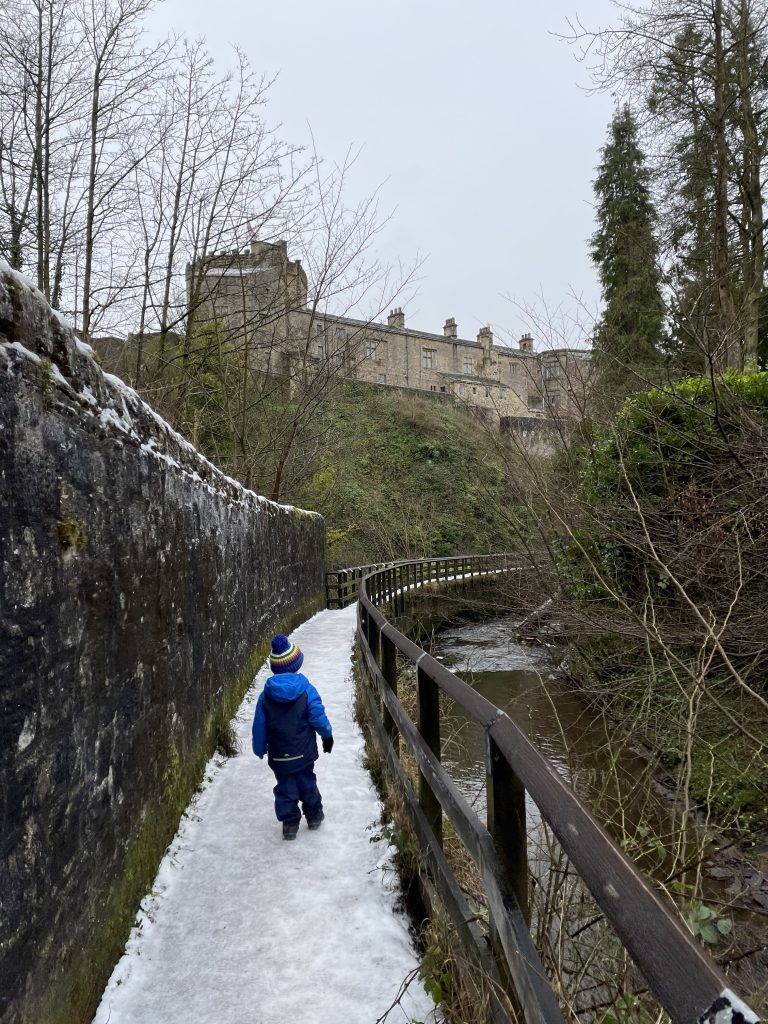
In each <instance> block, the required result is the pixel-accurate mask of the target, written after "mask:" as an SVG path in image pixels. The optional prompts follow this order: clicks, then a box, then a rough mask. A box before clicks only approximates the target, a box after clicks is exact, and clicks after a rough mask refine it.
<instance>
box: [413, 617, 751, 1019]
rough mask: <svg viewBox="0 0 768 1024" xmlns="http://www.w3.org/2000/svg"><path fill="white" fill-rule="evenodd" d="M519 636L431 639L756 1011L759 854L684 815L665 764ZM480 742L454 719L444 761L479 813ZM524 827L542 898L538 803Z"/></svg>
mask: <svg viewBox="0 0 768 1024" xmlns="http://www.w3.org/2000/svg"><path fill="white" fill-rule="evenodd" d="M519 627H520V620H519V618H515V617H511V618H509V617H508V618H505V619H502V620H495V621H489V622H482V623H477V622H475V623H462V624H460V625H454V626H449V627H447V628H445V629H442V630H440V631H439V632H438V633H437V634H436V635H435V637H434V640H433V644H432V653H433V654H435V655H436V656H438V657H440V658H441V659H442V660H443V661H444V662H445V664H446V666H447V667H449V668H450V669H451V670H452V671H454V672H457V674H459V675H461V676H462V678H464V679H465V680H466V681H468V682H470V683H471V685H473V686H474V687H475V688H476V689H477V690H478V691H479V692H481V693H482V694H483V695H484V696H485V697H487V698H488V699H489V700H491V701H493V703H495V704H497V705H498V706H499V707H502V708H503V709H504V710H505V711H506V712H507V713H508V714H509V715H510V716H511V717H512V718H513V719H514V720H515V721H516V722H517V724H518V725H519V726H520V727H521V728H522V729H523V730H524V731H525V732H526V734H527V735H528V736H529V738H530V739H532V740H533V742H535V743H536V744H537V746H538V747H539V748H540V749H542V750H543V751H544V752H545V753H546V754H547V756H548V757H549V759H550V761H551V762H552V763H553V765H554V766H555V768H556V770H557V771H558V772H560V773H561V774H563V775H564V777H566V778H567V779H568V781H569V783H570V784H571V785H572V786H573V787H574V789H576V791H577V792H578V793H579V795H580V796H581V797H582V799H583V800H584V801H585V803H586V804H587V805H588V806H589V807H590V809H591V810H592V812H593V813H594V814H595V816H596V817H597V818H598V820H600V821H601V822H602V823H603V824H604V825H605V827H606V828H607V829H608V830H609V832H611V833H612V835H613V836H614V838H615V839H616V841H617V842H619V843H620V845H621V846H622V847H623V848H624V849H625V850H626V851H627V852H628V853H629V854H630V855H631V856H632V858H633V859H634V860H635V861H636V863H637V864H638V866H640V867H641V868H642V869H643V870H644V871H645V872H646V873H647V874H648V875H649V876H651V877H653V879H654V880H655V882H656V883H657V885H659V886H660V887H661V889H662V890H663V892H664V893H665V894H666V895H667V897H668V898H669V900H670V901H671V902H672V903H673V904H674V905H675V907H676V908H677V910H678V912H679V913H680V914H681V916H683V918H684V919H685V920H686V922H687V924H688V926H689V927H690V928H691V930H692V931H693V932H694V933H695V934H697V936H698V937H699V939H700V940H702V941H703V944H704V945H706V946H708V948H709V949H710V951H711V952H712V953H713V955H715V956H716V957H717V959H718V960H719V962H720V963H721V965H722V966H724V967H728V965H729V964H730V965H732V970H733V971H734V976H735V977H738V980H739V984H740V986H741V988H742V990H743V991H750V992H751V993H755V994H756V998H755V1002H757V1003H759V1000H760V994H759V993H760V992H761V990H762V989H763V987H764V985H765V984H766V981H767V980H768V954H766V939H765V936H766V932H767V931H768V916H767V915H766V914H765V906H764V903H763V899H764V895H765V893H766V888H768V887H766V885H765V870H764V868H763V866H762V863H761V858H762V857H763V855H762V854H760V853H758V852H756V851H754V850H753V851H751V852H749V853H745V852H744V851H743V850H741V849H740V848H739V847H738V845H734V844H733V842H732V841H731V840H729V839H728V838H727V836H725V835H724V834H723V833H722V831H721V830H720V829H719V828H718V826H717V823H716V822H715V821H714V820H713V819H712V818H711V817H710V818H706V817H705V816H702V815H701V814H698V813H695V814H690V813H688V808H686V806H685V802H684V801H680V800H679V799H678V798H677V794H676V791H675V782H674V779H672V778H670V776H669V775H668V773H666V772H665V770H664V768H663V765H661V764H660V762H659V760H658V759H657V758H654V757H653V756H652V754H651V752H650V751H649V750H648V748H647V747H646V746H645V745H644V744H642V743H639V742H638V739H637V737H636V736H635V735H634V734H633V733H632V732H631V731H627V730H625V729H623V728H621V727H619V726H618V725H617V723H616V722H615V721H614V720H613V719H612V718H611V716H610V715H609V714H608V713H607V712H606V709H605V708H604V707H603V706H602V702H600V701H598V700H596V699H595V696H594V695H593V694H591V693H590V692H588V691H586V690H583V689H581V688H579V686H578V681H577V680H576V679H574V678H573V677H572V676H571V677H568V676H566V675H565V674H564V673H563V672H560V671H558V666H559V665H560V664H561V663H562V660H563V659H562V654H563V651H562V648H561V647H559V646H558V645H555V644H553V643H552V641H551V638H548V637H547V638H546V639H544V638H542V639H543V642H542V643H541V644H538V645H535V646H532V645H530V644H524V643H521V642H520V640H519V639H518V633H519ZM480 733H481V730H480V731H478V730H477V729H474V728H473V723H470V722H468V721H466V720H465V718H464V717H463V716H462V714H461V712H460V711H457V713H456V714H455V724H454V734H453V736H449V737H446V742H445V751H446V754H445V757H446V759H447V761H449V762H451V770H452V774H454V775H455V777H456V779H457V781H458V782H459V784H460V785H461V787H462V788H463V790H464V793H465V795H466V796H467V797H468V798H469V799H476V800H477V801H478V802H480V803H481V802H482V800H483V799H484V782H485V764H484V741H483V737H482V735H480ZM527 817H528V828H529V835H530V836H531V841H530V851H531V852H530V854H529V857H530V863H531V870H532V872H533V874H534V877H535V879H536V883H535V887H536V889H537V890H538V892H539V893H541V892H542V891H544V890H546V888H547V886H548V885H549V884H550V881H551V879H550V877H549V876H550V871H551V865H552V863H553V861H552V860H551V854H552V849H553V848H552V844H551V841H550V837H549V836H548V835H547V830H546V829H545V828H543V826H542V823H541V820H540V817H539V816H538V812H537V810H536V808H535V806H534V805H532V803H531V802H530V801H529V803H528V807H527ZM554 863H555V868H556V870H558V868H557V863H556V861H555V862H554ZM708 915H710V916H708ZM575 927H577V928H578V927H580V925H579V924H576V926H575ZM713 938H714V940H715V941H713V942H712V941H706V940H708V939H713Z"/></svg>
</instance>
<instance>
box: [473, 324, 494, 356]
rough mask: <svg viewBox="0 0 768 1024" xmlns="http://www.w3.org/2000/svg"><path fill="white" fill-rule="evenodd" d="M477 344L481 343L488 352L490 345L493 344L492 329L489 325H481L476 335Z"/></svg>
mask: <svg viewBox="0 0 768 1024" xmlns="http://www.w3.org/2000/svg"><path fill="white" fill-rule="evenodd" d="M477 341H478V344H480V345H482V346H483V348H484V349H486V350H487V351H488V352H490V351H491V345H493V331H492V330H491V328H490V327H481V328H480V331H479V332H478V335H477Z"/></svg>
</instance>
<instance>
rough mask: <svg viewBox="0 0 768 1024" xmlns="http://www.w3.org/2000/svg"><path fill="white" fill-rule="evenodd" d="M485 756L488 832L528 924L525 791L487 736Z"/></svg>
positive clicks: (529, 920)
mask: <svg viewBox="0 0 768 1024" xmlns="http://www.w3.org/2000/svg"><path fill="white" fill-rule="evenodd" d="M486 757H487V772H488V778H487V803H488V812H487V822H488V831H489V832H490V833H491V835H492V836H493V841H494V843H495V845H496V852H497V853H498V855H499V860H500V861H501V865H502V867H503V868H504V871H505V873H506V875H507V878H508V879H509V883H510V886H511V887H512V891H513V892H514V894H515V897H516V898H517V903H518V906H519V907H520V910H521V912H522V915H523V917H524V918H525V920H526V922H527V923H528V924H529V925H530V923H531V908H530V904H529V900H528V836H527V833H526V826H525V788H524V786H523V784H522V782H520V780H519V779H518V777H517V776H516V775H515V773H514V772H513V771H512V769H511V768H510V766H509V764H508V763H507V759H506V758H505V757H504V755H503V754H502V753H501V751H500V750H499V748H498V747H497V746H496V743H495V742H494V740H493V739H492V738H491V736H488V738H487V748H486Z"/></svg>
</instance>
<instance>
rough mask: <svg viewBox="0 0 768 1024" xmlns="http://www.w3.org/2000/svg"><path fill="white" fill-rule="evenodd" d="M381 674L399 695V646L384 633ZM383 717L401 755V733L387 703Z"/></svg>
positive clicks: (396, 750)
mask: <svg viewBox="0 0 768 1024" xmlns="http://www.w3.org/2000/svg"><path fill="white" fill-rule="evenodd" d="M381 674H382V675H383V676H384V680H385V682H386V684H387V686H388V687H389V688H390V690H391V691H392V693H394V695H395V696H397V648H396V647H395V645H394V643H393V642H392V640H390V639H389V637H388V636H386V635H385V634H384V633H382V634H381ZM382 717H383V719H384V728H385V729H386V731H387V736H389V738H390V740H391V741H392V746H393V747H394V748H395V753H396V754H398V756H399V754H400V734H399V732H398V730H397V725H395V720H394V718H393V717H392V716H391V715H390V713H389V711H388V710H387V707H386V705H384V714H383V716H382Z"/></svg>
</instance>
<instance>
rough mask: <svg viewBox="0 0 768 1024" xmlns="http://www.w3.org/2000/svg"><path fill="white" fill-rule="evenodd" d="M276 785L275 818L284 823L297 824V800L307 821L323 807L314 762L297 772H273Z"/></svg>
mask: <svg viewBox="0 0 768 1024" xmlns="http://www.w3.org/2000/svg"><path fill="white" fill-rule="evenodd" d="M275 778H276V779H277V785H276V786H275V788H274V790H273V792H274V794H275V814H276V815H277V820H278V821H282V822H283V823H284V824H286V825H298V824H299V823H300V821H301V811H300V810H299V801H301V806H302V809H303V811H304V814H305V816H306V819H307V821H312V819H313V818H316V817H317V816H318V815H319V814H320V812H321V811H322V809H323V801H322V797H321V796H320V790H319V789H318V788H317V778H316V777H315V766H314V763H312V764H310V765H309V766H308V767H307V768H300V769H299V771H297V772H289V773H288V774H286V775H283V774H282V773H281V774H280V775H278V774H277V772H275Z"/></svg>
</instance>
